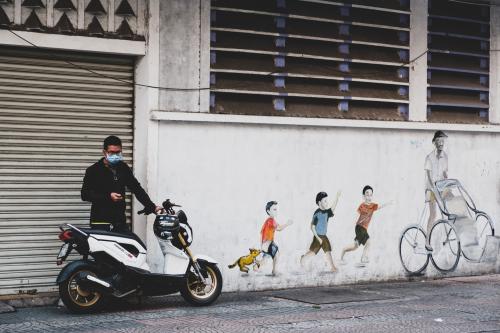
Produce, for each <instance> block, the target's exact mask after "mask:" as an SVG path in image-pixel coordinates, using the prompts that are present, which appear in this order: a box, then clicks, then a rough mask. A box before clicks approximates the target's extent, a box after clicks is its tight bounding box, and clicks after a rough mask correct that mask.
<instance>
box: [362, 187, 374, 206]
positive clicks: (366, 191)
mask: <svg viewBox="0 0 500 333" xmlns="http://www.w3.org/2000/svg"><path fill="white" fill-rule="evenodd" d="M363 197H364V198H365V202H366V203H370V202H372V197H373V188H372V187H371V186H370V185H366V186H365V187H363Z"/></svg>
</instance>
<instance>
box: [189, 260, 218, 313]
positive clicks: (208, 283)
mask: <svg viewBox="0 0 500 333" xmlns="http://www.w3.org/2000/svg"><path fill="white" fill-rule="evenodd" d="M199 265H200V267H201V270H202V273H203V274H204V275H205V276H204V277H205V282H203V281H201V280H200V279H199V278H198V276H197V275H196V274H195V273H194V272H193V271H192V269H190V270H189V272H188V274H187V278H186V280H185V282H184V283H183V284H182V286H181V289H180V292H181V295H182V297H183V298H184V299H185V300H186V301H187V302H188V303H190V304H192V305H195V306H204V305H210V304H212V303H213V302H215V300H216V299H217V298H218V297H219V295H220V293H221V290H222V274H221V272H220V270H219V268H218V267H217V265H215V264H212V263H208V262H201V261H200V262H199ZM205 272H206V274H205Z"/></svg>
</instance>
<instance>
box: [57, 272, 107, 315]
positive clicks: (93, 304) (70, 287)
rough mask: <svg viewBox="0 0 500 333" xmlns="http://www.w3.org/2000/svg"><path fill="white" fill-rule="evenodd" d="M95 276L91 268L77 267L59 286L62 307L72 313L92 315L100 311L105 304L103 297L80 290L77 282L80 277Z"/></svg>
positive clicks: (95, 292)
mask: <svg viewBox="0 0 500 333" xmlns="http://www.w3.org/2000/svg"><path fill="white" fill-rule="evenodd" d="M86 275H92V276H96V277H97V274H96V272H95V269H94V268H93V267H90V266H88V267H79V268H78V269H77V270H75V271H74V272H72V273H71V276H70V277H69V278H68V279H66V280H65V281H63V282H61V283H60V284H59V296H60V297H61V300H62V301H63V303H64V305H66V307H67V308H68V310H70V311H71V312H74V313H92V312H96V311H98V310H100V309H101V308H102V307H103V305H104V302H105V299H104V295H102V294H101V293H99V292H97V291H88V290H85V289H84V288H82V287H81V286H80V285H79V284H78V281H79V280H80V279H81V278H82V276H86Z"/></svg>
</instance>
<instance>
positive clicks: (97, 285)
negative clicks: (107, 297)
mask: <svg viewBox="0 0 500 333" xmlns="http://www.w3.org/2000/svg"><path fill="white" fill-rule="evenodd" d="M78 284H79V285H80V286H81V287H82V288H83V289H85V290H95V291H99V292H103V293H112V292H114V288H113V287H112V286H111V284H109V283H108V282H106V281H104V280H101V279H99V278H98V277H95V276H93V275H90V274H87V275H86V276H85V277H83V276H82V280H80V282H79V283H78Z"/></svg>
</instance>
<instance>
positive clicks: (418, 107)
mask: <svg viewBox="0 0 500 333" xmlns="http://www.w3.org/2000/svg"><path fill="white" fill-rule="evenodd" d="M427 15H428V0H412V1H411V16H410V60H414V59H416V60H415V61H414V62H412V63H411V64H410V68H409V72H410V92H409V98H410V108H409V115H408V119H409V120H410V121H427V54H423V53H425V52H426V50H427ZM422 54H423V55H422ZM417 58H418V59H417Z"/></svg>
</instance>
